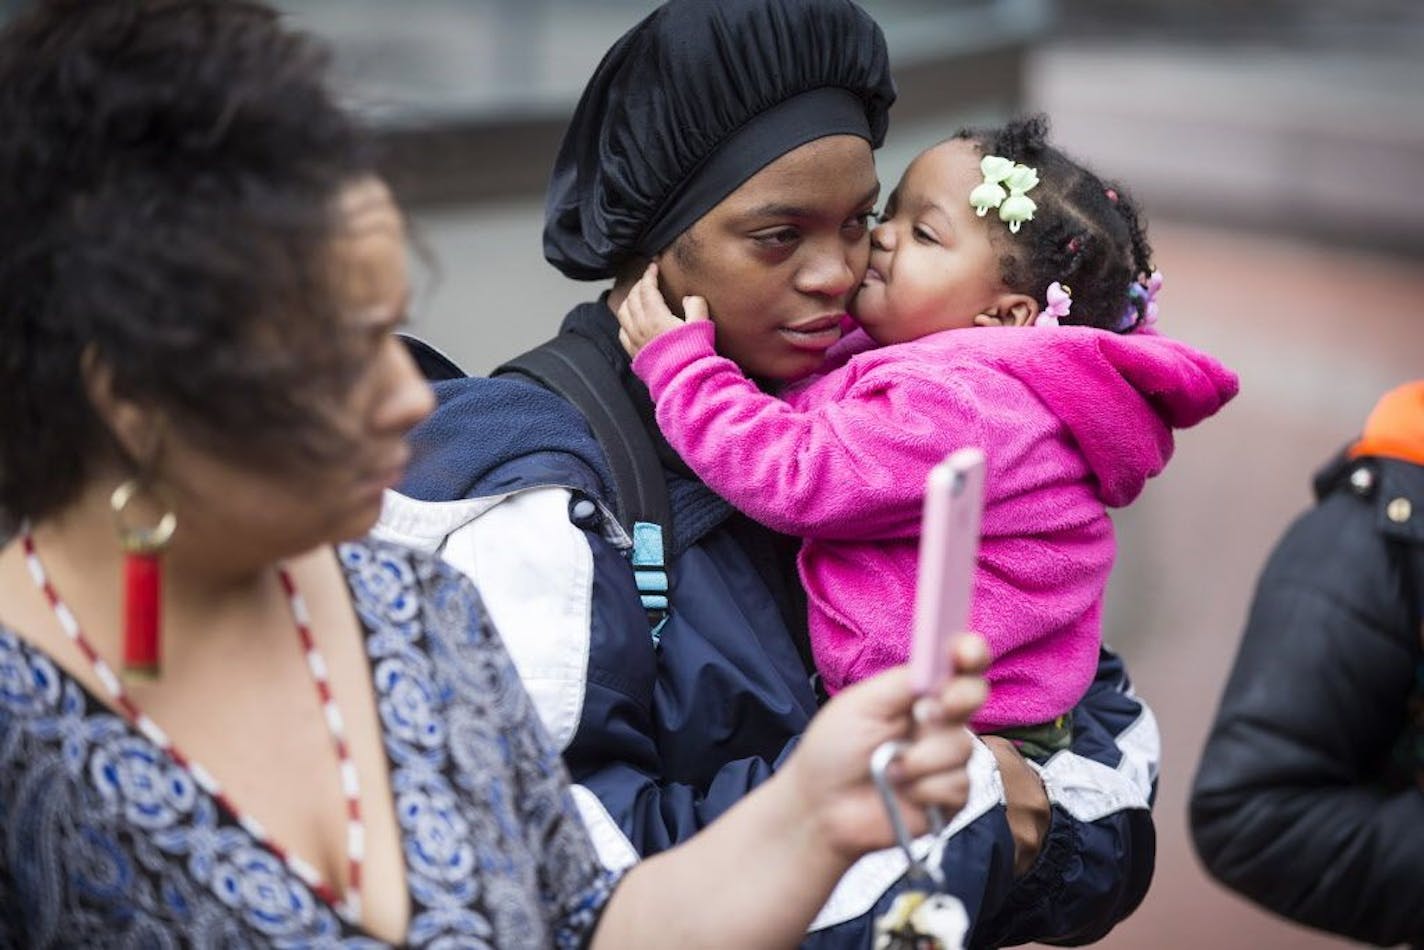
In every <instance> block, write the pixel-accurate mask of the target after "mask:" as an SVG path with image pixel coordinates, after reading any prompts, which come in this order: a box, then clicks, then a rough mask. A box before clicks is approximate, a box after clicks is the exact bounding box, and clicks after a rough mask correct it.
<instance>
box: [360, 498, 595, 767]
mask: <svg viewBox="0 0 1424 950" xmlns="http://www.w3.org/2000/svg"><path fill="white" fill-rule="evenodd" d="M569 501H570V492H569V491H568V490H567V489H564V488H545V487H541V488H532V489H529V490H527V491H521V492H516V493H514V494H511V495H501V496H495V497H491V498H474V499H470V500H467V501H443V502H428V501H417V500H416V499H413V498H408V497H406V496H405V495H401V494H397V493H396V492H387V493H386V498H385V505H384V508H383V510H382V512H381V520H380V522H379V523H378V524H377V526H376V530H375V531H374V532H373V533H374V534H375V535H376V536H377V537H381V538H384V539H386V540H391V541H398V542H401V543H404V544H406V545H409V546H411V547H415V548H418V549H421V550H424V551H427V552H431V553H439V554H440V555H441V556H442V557H443V558H444V559H445V560H446V561H447V562H449V563H450V564H451V565H452V566H454V567H455V568H456V569H457V570H459V571H460V572H461V573H463V574H465V575H466V576H468V577H469V578H470V579H471V580H472V581H473V582H474V584H475V587H476V588H477V589H478V590H479V593H480V597H481V599H482V600H483V601H484V604H485V609H486V610H488V611H489V615H490V619H491V620H492V621H493V623H494V626H495V629H496V630H498V631H499V635H500V637H501V639H502V640H503V642H504V646H505V649H506V650H508V651H509V655H510V657H512V658H513V660H514V665H515V668H516V669H517V670H518V671H519V678H520V679H521V680H522V681H523V682H524V688H525V689H526V690H527V691H528V693H529V695H530V697H531V698H532V699H533V700H534V706H535V708H536V709H537V710H538V712H539V718H540V719H541V720H543V723H544V728H545V729H546V730H548V732H549V735H550V736H551V737H552V738H553V741H554V743H555V745H556V747H557V748H558V749H560V750H563V749H565V748H567V747H568V744H569V742H570V741H572V740H573V737H574V732H575V731H576V730H577V729H578V724H579V717H580V715H581V714H582V712H583V702H584V688H585V687H584V684H585V682H586V677H587V674H588V655H589V627H590V624H591V622H592V619H591V618H592V604H593V551H592V550H591V549H590V548H589V546H588V541H587V540H586V539H585V538H584V536H583V532H582V530H580V529H579V528H578V527H577V526H576V525H574V524H573V523H572V522H571V521H569Z"/></svg>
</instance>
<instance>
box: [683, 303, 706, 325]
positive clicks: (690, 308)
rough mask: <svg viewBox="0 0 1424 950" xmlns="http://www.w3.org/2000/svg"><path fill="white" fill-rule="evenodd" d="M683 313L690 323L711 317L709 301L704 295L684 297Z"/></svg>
mask: <svg viewBox="0 0 1424 950" xmlns="http://www.w3.org/2000/svg"><path fill="white" fill-rule="evenodd" d="M682 314H683V317H684V318H685V319H686V320H687V322H688V323H696V322H697V321H699V320H710V319H711V317H710V316H709V315H708V313H707V301H706V299H705V298H702V297H683V298H682Z"/></svg>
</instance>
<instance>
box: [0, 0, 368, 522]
mask: <svg viewBox="0 0 1424 950" xmlns="http://www.w3.org/2000/svg"><path fill="white" fill-rule="evenodd" d="M327 60H328V57H327V54H326V52H325V51H324V49H322V48H321V47H320V46H318V45H317V44H315V43H314V42H313V41H312V40H311V39H309V38H308V37H306V36H304V35H301V34H299V33H295V32H292V31H289V30H288V29H286V28H285V27H284V26H283V25H282V23H281V22H280V19H279V15H278V14H277V13H276V12H275V11H273V10H272V9H270V8H268V7H266V6H263V5H261V4H260V3H255V2H249V0H123V2H100V3H95V2H92V0H40V2H38V3H36V4H33V5H31V7H30V8H29V10H28V12H26V13H24V14H22V15H20V16H18V17H17V18H15V19H14V20H13V21H11V22H10V23H9V24H8V25H7V26H6V27H5V29H4V30H3V31H0V129H3V130H4V131H3V134H0V393H3V394H4V395H3V397H0V523H3V522H4V521H9V522H11V524H12V525H13V523H14V522H15V521H17V520H18V519H21V518H38V517H42V516H44V515H46V514H49V513H51V512H53V511H55V510H57V509H58V508H59V507H61V506H63V505H64V504H66V503H67V502H69V501H71V500H72V499H73V498H74V497H75V496H76V495H77V493H78V492H79V491H80V489H81V488H82V486H83V485H84V483H85V481H86V479H88V478H89V477H90V476H91V475H92V474H93V473H94V471H95V469H96V466H98V465H100V464H103V463H104V461H105V460H108V461H109V462H113V461H115V460H116V456H115V454H114V453H119V459H120V460H121V456H122V449H121V448H120V447H119V446H118V445H117V442H116V440H114V439H113V438H112V436H111V435H110V433H109V432H108V431H107V428H106V427H105V426H104V424H103V423H102V422H101V420H100V419H99V418H98V416H97V415H96V413H95V412H94V409H93V407H92V406H91V405H90V402H89V400H88V398H87V396H86V393H85V388H84V382H83V378H82V375H83V374H82V373H81V365H82V364H83V362H84V360H86V359H90V358H97V359H98V360H99V361H101V362H102V364H103V365H104V366H106V367H107V368H108V369H109V370H110V371H111V372H112V377H113V385H114V389H115V392H116V394H117V395H119V396H122V397H124V398H127V399H131V400H134V401H137V402H139V403H141V404H144V405H148V406H152V407H155V408H158V409H160V410H161V411H162V412H163V413H164V414H165V416H166V417H168V418H169V420H170V422H171V424H172V425H174V426H175V427H178V428H180V430H181V431H182V432H183V434H184V435H186V436H188V437H190V438H193V439H196V440H199V441H201V442H202V443H203V444H205V445H207V446H209V447H210V448H212V449H214V450H216V451H219V452H222V453H224V454H225V455H226V456H227V457H231V458H233V459H234V460H243V461H248V462H253V463H257V464H267V463H269V462H270V463H273V464H276V463H280V462H284V461H287V462H293V463H296V462H297V461H298V460H301V459H303V458H306V459H307V460H309V459H310V458H312V457H313V455H317V454H324V453H327V452H333V451H336V447H335V445H334V444H333V443H334V441H335V440H336V435H335V434H334V433H331V432H325V431H324V430H325V429H328V428H330V426H329V425H327V424H325V423H324V422H323V418H322V416H323V410H322V409H321V408H320V407H322V406H324V405H329V404H330V398H329V397H330V395H331V394H332V393H333V392H340V388H339V387H341V386H342V385H344V383H345V381H347V380H349V379H350V377H351V374H352V373H353V372H354V371H355V364H354V359H355V357H354V355H353V353H351V352H347V351H349V350H350V349H351V348H349V347H347V348H343V347H342V346H339V345H337V344H336V343H334V342H333V341H334V340H336V339H339V335H338V334H334V333H333V332H332V331H333V328H334V321H335V320H336V318H337V315H336V314H335V313H334V303H333V302H332V294H331V285H330V283H329V281H330V276H331V275H330V273H329V269H330V262H329V258H328V253H327V249H328V247H329V245H330V242H331V240H332V239H333V237H334V236H335V234H336V228H337V227H338V222H339V217H338V215H337V214H336V198H337V196H338V194H339V193H340V190H341V189H342V188H343V187H344V186H345V185H346V184H347V183H349V182H351V181H352V180H353V179H356V178H359V177H360V176H362V175H364V174H366V173H368V172H370V171H371V169H372V168H373V158H372V156H371V154H370V145H369V139H368V136H367V135H366V134H365V132H364V131H363V130H362V129H361V128H360V127H359V125H358V124H357V123H356V122H355V120H353V118H352V117H351V116H350V115H349V114H348V113H347V112H346V111H345V110H344V109H343V108H342V107H341V106H340V105H339V104H338V103H337V101H336V99H335V97H334V95H333V93H332V92H331V90H330V89H329V88H328V87H327V84H326V72H327ZM129 461H130V462H132V461H134V460H129Z"/></svg>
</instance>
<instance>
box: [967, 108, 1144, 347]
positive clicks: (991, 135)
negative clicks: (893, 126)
mask: <svg viewBox="0 0 1424 950" xmlns="http://www.w3.org/2000/svg"><path fill="white" fill-rule="evenodd" d="M954 137H955V138H956V139H967V140H969V141H970V142H973V143H974V144H975V146H976V147H977V148H978V149H979V152H980V154H981V155H1000V156H1003V157H1004V158H1007V159H1010V160H1011V161H1015V162H1019V163H1020V164H1023V165H1028V166H1030V167H1032V168H1035V169H1037V170H1038V177H1039V184H1038V186H1037V187H1035V188H1034V189H1033V190H1032V192H1031V193H1030V195H1029V197H1031V198H1032V199H1033V200H1034V202H1035V203H1036V204H1037V205H1038V210H1037V211H1036V212H1035V214H1034V217H1033V220H1032V221H1031V222H1029V223H1027V224H1025V225H1024V226H1023V228H1021V229H1020V230H1019V233H1018V234H1012V233H1010V231H1009V229H1008V228H1007V227H1005V226H998V227H993V226H991V228H990V232H989V233H990V240H991V241H992V242H994V246H995V248H996V249H998V250H999V251H1000V258H999V260H1000V278H1001V279H1002V280H1003V282H1004V285H1005V286H1006V287H1010V288H1012V289H1014V290H1016V291H1019V292H1020V293H1026V294H1029V295H1031V296H1032V297H1033V298H1034V299H1035V300H1040V301H1041V300H1044V299H1045V298H1046V297H1047V294H1048V285H1049V284H1051V283H1053V282H1054V281H1058V282H1060V283H1062V284H1063V285H1064V286H1066V287H1068V288H1070V290H1071V292H1072V295H1073V309H1072V311H1071V313H1070V314H1069V315H1068V316H1067V317H1066V318H1064V320H1063V322H1064V323H1065V324H1076V325H1079V326H1092V327H1097V328H1099V329H1102V330H1116V331H1119V332H1124V333H1125V332H1129V331H1131V330H1134V329H1136V328H1137V326H1138V325H1139V324H1140V323H1141V322H1142V320H1143V319H1144V317H1145V312H1144V307H1143V302H1142V300H1141V298H1137V297H1131V296H1129V289H1130V288H1131V286H1132V283H1133V282H1134V281H1136V280H1138V279H1139V278H1141V277H1143V276H1145V275H1148V274H1150V273H1151V272H1152V248H1151V246H1150V245H1149V244H1148V243H1147V233H1146V226H1145V225H1144V224H1143V222H1142V220H1141V217H1140V215H1139V212H1138V208H1137V204H1136V203H1135V202H1134V201H1133V200H1132V197H1131V196H1130V195H1129V194H1128V193H1127V190H1126V189H1124V188H1123V187H1122V186H1121V185H1119V184H1117V183H1115V182H1109V181H1104V180H1103V179H1101V178H1099V177H1098V176H1097V175H1095V174H1094V173H1093V172H1091V171H1089V170H1088V169H1087V168H1084V167H1083V166H1082V165H1081V164H1080V163H1078V162H1076V161H1074V160H1073V159H1071V158H1069V157H1068V156H1067V155H1065V154H1064V153H1063V152H1061V151H1060V150H1058V149H1057V148H1054V147H1053V146H1052V145H1049V144H1048V118H1047V117H1046V116H1043V115H1034V116H1028V117H1025V118H1019V119H1015V120H1013V121H1011V122H1009V123H1008V124H1007V125H1005V126H1003V127H1001V128H993V129H964V130H961V131H959V132H958V133H956V134H955V136H954ZM993 223H994V224H997V223H998V222H997V219H995V220H994V222H993ZM1129 307H1131V308H1133V311H1134V313H1135V318H1134V319H1132V320H1130V321H1127V322H1124V321H1123V319H1122V318H1123V315H1124V314H1126V313H1128V308H1129Z"/></svg>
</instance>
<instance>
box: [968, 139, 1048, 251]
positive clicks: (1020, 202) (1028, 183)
mask: <svg viewBox="0 0 1424 950" xmlns="http://www.w3.org/2000/svg"><path fill="white" fill-rule="evenodd" d="M979 170H980V171H981V172H983V173H984V182H983V183H982V184H980V185H976V186H975V188H974V190H973V191H971V192H970V193H969V203H970V204H971V205H973V207H974V210H975V212H976V213H978V215H979V217H981V218H982V217H984V215H986V214H988V213H989V210H990V209H991V208H998V209H999V220H1000V221H1003V222H1004V223H1005V224H1007V225H1008V226H1009V231H1010V232H1012V233H1014V234H1018V233H1019V228H1020V227H1022V226H1023V223H1024V222H1025V221H1032V220H1033V214H1034V212H1035V211H1037V210H1038V205H1036V204H1034V201H1033V199H1032V198H1030V197H1029V196H1028V192H1030V191H1032V190H1033V189H1034V187H1036V186H1037V185H1038V170H1037V169H1035V168H1029V167H1028V166H1027V165H1019V164H1017V163H1015V162H1012V161H1010V160H1009V159H1007V158H1004V157H1003V156H1000V155H985V156H984V158H983V159H982V160H981V161H980V162H979ZM1006 189H1007V190H1006Z"/></svg>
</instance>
